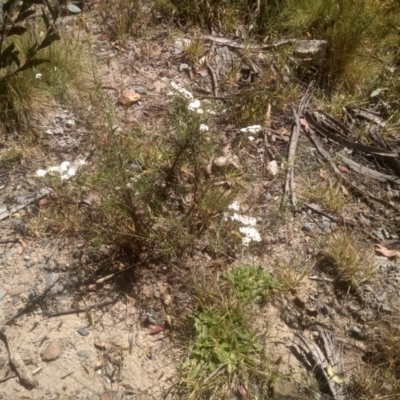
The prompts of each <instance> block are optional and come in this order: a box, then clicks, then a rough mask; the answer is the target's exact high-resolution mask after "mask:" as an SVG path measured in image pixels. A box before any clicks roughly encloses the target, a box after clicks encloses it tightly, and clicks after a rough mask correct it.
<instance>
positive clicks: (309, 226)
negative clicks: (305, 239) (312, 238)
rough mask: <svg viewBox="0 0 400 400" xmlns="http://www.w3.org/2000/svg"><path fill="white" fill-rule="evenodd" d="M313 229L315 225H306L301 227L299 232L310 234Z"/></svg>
mask: <svg viewBox="0 0 400 400" xmlns="http://www.w3.org/2000/svg"><path fill="white" fill-rule="evenodd" d="M314 229H315V224H312V223H307V224H304V225H303V226H302V227H301V230H302V231H304V232H308V233H311V232H312V231H313V230H314Z"/></svg>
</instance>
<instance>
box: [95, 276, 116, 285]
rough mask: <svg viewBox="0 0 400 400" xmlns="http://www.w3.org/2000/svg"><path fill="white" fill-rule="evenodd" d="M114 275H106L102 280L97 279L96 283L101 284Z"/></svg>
mask: <svg viewBox="0 0 400 400" xmlns="http://www.w3.org/2000/svg"><path fill="white" fill-rule="evenodd" d="M114 275H115V274H110V275H106V276H104V277H103V278H100V279H97V281H96V283H102V282H105V281H108V280H109V279H111V278H112V277H113V276H114Z"/></svg>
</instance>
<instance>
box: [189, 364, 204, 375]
mask: <svg viewBox="0 0 400 400" xmlns="http://www.w3.org/2000/svg"><path fill="white" fill-rule="evenodd" d="M202 367H203V363H202V362H199V363H198V364H197V365H196V366H195V367H194V368H193V369H192V370H191V371H190V374H189V379H195V378H196V376H197V375H199V373H200V372H201V369H202Z"/></svg>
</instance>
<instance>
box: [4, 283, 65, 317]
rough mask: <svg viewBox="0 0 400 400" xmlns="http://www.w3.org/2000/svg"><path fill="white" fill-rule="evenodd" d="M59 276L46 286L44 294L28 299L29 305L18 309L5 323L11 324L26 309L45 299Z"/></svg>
mask: <svg viewBox="0 0 400 400" xmlns="http://www.w3.org/2000/svg"><path fill="white" fill-rule="evenodd" d="M58 279H59V277H58V276H57V277H56V278H55V280H54V282H53V283H52V284H51V285H50V286H49V287H48V288H46V289H45V290H44V291H43V293H42V294H40V295H38V296H36V297H35V298H33V299H32V300H30V301H28V303H27V305H26V306H25V307H24V308H23V309H22V310H20V311H18V312H17V313H16V314H15V315H14V316H13V317H11V318H10V319H9V320H8V321H7V322H6V323H5V324H4V325H10V324H11V323H12V322H13V321H14V320H15V319H17V318H18V317H20V316H21V315H22V314H24V313H25V312H26V311H28V310H30V309H31V308H33V307H34V306H35V305H36V304H38V303H39V302H40V301H41V300H43V299H44V298H45V297H46V295H47V293H48V292H49V291H50V290H51V288H52V287H53V286H54V285H55V284H56V283H57V281H58Z"/></svg>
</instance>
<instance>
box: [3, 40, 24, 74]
mask: <svg viewBox="0 0 400 400" xmlns="http://www.w3.org/2000/svg"><path fill="white" fill-rule="evenodd" d="M18 54H19V51H18V50H15V44H14V43H11V44H10V45H9V46H8V47H7V48H6V49H5V50H4V51H3V52H2V53H1V54H0V69H1V68H5V67H9V66H11V65H12V63H13V62H15V64H17V66H18V67H19V66H20V61H19V58H18Z"/></svg>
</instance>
